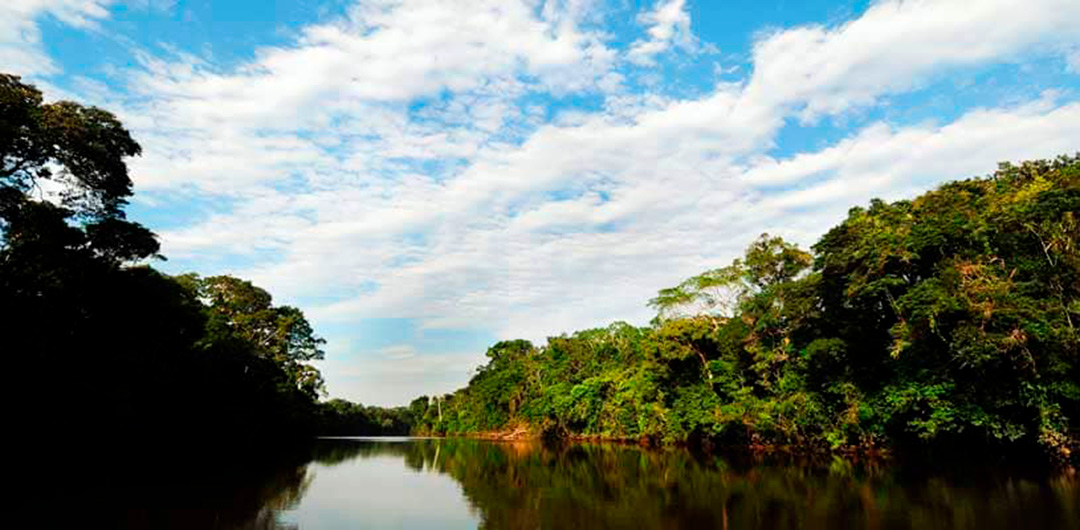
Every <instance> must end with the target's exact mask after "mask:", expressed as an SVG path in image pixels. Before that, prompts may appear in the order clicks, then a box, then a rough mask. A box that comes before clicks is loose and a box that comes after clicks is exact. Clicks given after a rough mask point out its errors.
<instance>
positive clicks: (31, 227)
mask: <svg viewBox="0 0 1080 530" xmlns="http://www.w3.org/2000/svg"><path fill="white" fill-rule="evenodd" d="M139 153H140V146H139V145H138V143H137V142H136V141H135V140H134V139H133V138H132V137H131V135H130V134H129V133H128V131H127V130H126V129H125V128H124V127H123V125H122V124H121V123H120V122H119V120H117V119H116V117H115V116H113V115H112V114H110V113H108V112H107V111H104V110H101V109H98V108H94V107H86V106H83V105H80V104H77V103H72V102H55V103H46V102H44V100H43V97H42V94H41V92H40V91H39V90H37V89H36V88H35V87H33V86H31V85H28V84H26V83H24V82H23V81H22V80H21V79H20V78H18V77H16V76H11V75H4V74H0V322H2V323H3V326H4V327H3V330H4V340H3V352H4V353H5V354H6V356H5V358H6V360H7V361H8V367H7V373H8V374H9V377H8V380H9V382H8V384H7V385H5V388H6V389H7V390H8V393H9V395H8V403H12V404H18V405H17V406H13V407H10V409H11V412H10V413H9V416H8V417H9V418H10V420H9V424H10V425H13V426H14V427H15V428H16V429H17V431H18V432H26V433H33V439H32V440H31V445H32V446H33V447H32V451H34V453H31V454H40V453H41V452H48V451H50V450H57V449H59V448H61V447H64V446H65V444H68V443H70V442H69V441H68V440H67V439H66V438H65V437H66V436H67V435H69V434H73V433H74V434H80V435H86V434H90V435H92V436H82V437H81V438H80V442H79V443H80V444H84V447H86V448H88V449H93V450H99V451H100V450H109V451H114V452H116V451H128V450H132V449H135V448H138V447H141V446H143V445H145V442H144V440H146V439H148V438H154V439H160V440H168V441H169V443H170V444H173V445H176V446H184V447H185V448H186V450H193V448H204V449H211V450H217V449H220V448H221V447H222V446H226V445H227V446H230V447H234V448H242V449H243V450H245V451H250V450H252V449H268V448H272V447H275V446H279V445H284V444H288V443H291V442H294V441H299V440H306V439H310V438H311V437H312V436H313V435H316V434H325V435H361V434H380V435H397V434H407V433H410V432H412V433H414V434H434V435H449V434H478V433H485V432H494V431H510V430H517V431H522V432H528V433H530V434H533V435H546V436H554V437H594V438H608V439H626V440H646V441H651V442H657V443H668V442H676V443H679V442H706V443H709V444H714V445H726V446H741V447H745V446H761V447H768V446H797V447H799V448H806V449H822V450H853V449H874V448H895V447H926V446H941V447H948V446H952V447H964V448H971V447H978V448H982V449H986V450H991V451H1000V450H1020V451H1024V452H1027V453H1033V452H1041V453H1043V454H1046V455H1049V456H1050V457H1051V458H1054V459H1058V460H1072V461H1075V460H1076V458H1077V455H1078V454H1080V453H1078V450H1080V433H1078V429H1077V427H1076V422H1077V421H1080V419H1078V418H1080V363H1078V362H1077V355H1078V350H1080V334H1078V332H1077V329H1076V326H1078V325H1080V248H1078V245H1080V218H1078V216H1080V155H1074V156H1065V157H1061V158H1059V159H1056V160H1052V161H1034V162H1024V163H1022V164H1019V165H1009V164H1003V165H1002V166H1001V168H1000V169H999V170H998V171H997V172H996V173H995V174H994V175H992V176H989V177H987V178H975V179H970V180H966V181H961V182H954V183H950V184H947V185H944V186H942V187H940V188H939V189H937V190H934V191H932V192H929V193H927V194H925V195H923V196H921V197H918V198H916V199H914V200H908V201H898V202H894V203H886V202H882V201H874V202H872V203H871V204H870V206H869V207H868V208H854V209H852V210H851V211H850V212H849V214H848V217H847V219H846V220H844V221H843V222H842V223H841V224H840V225H839V226H837V227H835V228H833V229H832V230H830V231H829V232H828V233H827V234H825V235H824V236H823V237H822V238H821V240H820V241H818V243H817V244H815V245H814V246H813V247H812V248H811V249H810V251H807V250H803V249H800V248H798V247H797V246H795V245H792V244H790V243H788V242H785V241H783V240H782V239H780V238H777V237H770V236H767V235H763V236H762V237H761V238H759V239H758V240H757V241H755V242H754V243H753V244H752V245H751V246H750V247H749V248H748V249H747V251H746V254H745V256H743V257H742V258H740V259H737V260H735V261H734V262H733V263H731V264H730V265H729V266H726V267H723V268H719V269H715V270H711V271H706V272H704V273H702V274H700V275H698V276H695V277H693V278H689V279H687V280H686V281H684V282H683V283H681V284H679V285H678V286H675V287H672V288H670V289H664V290H662V291H660V292H659V293H658V295H657V297H656V298H654V299H653V300H651V301H650V304H651V306H652V307H654V308H655V309H656V311H657V316H656V318H655V319H654V321H653V322H652V323H651V324H650V325H649V326H646V327H635V326H631V325H628V324H624V323H616V324H613V325H611V326H609V327H607V328H601V329H593V330H586V331H580V332H577V333H573V334H570V335H562V336H558V337H552V338H550V339H549V340H548V341H547V343H546V344H544V345H541V346H537V345H534V344H532V343H530V342H528V341H524V340H515V341H505V342H500V343H498V344H496V345H494V346H492V347H491V348H490V349H489V350H488V352H487V356H488V362H487V363H486V364H485V365H483V366H481V367H480V368H479V369H478V370H477V371H476V374H475V375H474V377H473V378H472V379H471V381H470V382H469V384H468V386H467V387H465V388H463V389H461V390H459V391H457V392H455V393H453V394H451V395H446V396H439V397H436V398H427V397H421V398H419V399H417V400H414V401H413V402H412V403H411V404H409V405H408V406H404V407H398V408H393V409H383V408H378V407H364V406H362V405H359V404H354V403H350V402H348V401H345V400H340V399H335V400H330V401H320V397H322V396H324V395H325V391H324V389H323V382H322V378H321V376H320V374H319V372H318V370H316V369H315V368H314V367H313V366H312V365H311V361H315V360H318V359H321V358H322V356H323V349H322V346H323V344H324V341H323V340H322V339H321V338H319V337H318V335H317V334H316V333H315V331H314V330H313V329H312V326H311V325H310V323H309V322H308V321H307V320H306V319H305V317H304V315H303V313H302V312H301V311H300V310H299V309H297V308H294V307H290V306H283V305H276V304H275V303H274V302H273V299H272V297H271V295H270V294H269V293H268V292H267V291H265V290H263V289H261V288H259V287H257V286H255V285H253V284H251V283H250V282H248V281H245V280H242V279H238V278H234V277H231V276H210V277H202V276H199V275H196V274H185V275H179V276H169V275H166V274H163V273H161V272H158V271H157V270H155V269H154V268H152V267H151V266H149V265H147V263H150V262H152V261H153V260H156V259H164V258H163V257H162V256H160V255H159V250H160V248H159V244H158V241H157V238H156V236H155V235H154V234H153V233H152V232H151V231H150V230H148V229H147V228H145V227H143V226H142V225H140V224H138V223H136V222H133V221H131V220H129V219H127V216H126V214H125V207H126V206H127V204H128V200H129V199H130V198H131V196H132V193H133V189H132V182H131V180H130V177H129V175H128V169H127V165H126V161H127V159H129V158H130V157H133V156H137V155H138V154H139Z"/></svg>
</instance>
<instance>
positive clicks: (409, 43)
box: [0, 0, 1080, 405]
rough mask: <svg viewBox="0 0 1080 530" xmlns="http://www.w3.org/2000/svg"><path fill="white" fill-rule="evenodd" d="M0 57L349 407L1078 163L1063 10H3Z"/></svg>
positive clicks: (896, 6) (176, 248)
mask: <svg viewBox="0 0 1080 530" xmlns="http://www.w3.org/2000/svg"><path fill="white" fill-rule="evenodd" d="M0 70H3V71H8V72H13V73H16V74H19V75H22V76H24V77H25V78H26V79H28V80H30V81H33V82H35V83H37V84H38V85H39V86H41V87H42V88H43V89H44V90H45V92H46V94H47V96H48V97H49V98H52V99H61V98H64V99H75V100H78V101H82V102H87V103H91V104H96V105H100V106H103V107H105V108H108V109H110V110H112V111H113V112H115V113H116V114H118V115H119V116H120V117H121V119H122V120H123V121H124V123H125V124H127V125H128V127H129V128H130V129H131V130H132V131H133V133H134V134H135V136H136V138H137V139H138V140H139V141H140V142H141V143H142V145H143V148H144V154H143V156H142V157H140V158H138V159H135V160H132V162H131V167H132V170H133V178H134V180H135V182H136V198H135V199H134V201H133V203H132V206H131V208H130V215H131V217H132V218H134V219H136V220H138V221H141V222H143V223H145V224H147V225H148V226H150V227H151V228H152V229H154V230H155V231H156V232H158V233H159V234H160V236H161V239H162V244H163V250H164V253H165V255H166V256H168V258H169V261H167V262H165V263H161V264H159V265H158V266H159V267H161V268H162V269H164V270H166V271H167V272H175V273H179V272H186V271H196V272H199V273H201V274H205V275H210V274H221V273H228V274H234V275H238V276H242V277H245V278H249V279H252V280H253V281H255V282H256V283H257V284H259V285H261V286H263V287H265V288H267V289H268V290H270V291H271V292H272V293H274V295H275V297H276V299H277V301H278V302H279V303H288V304H293V305H297V306H299V307H301V308H302V309H303V310H304V311H305V313H306V314H308V315H309V317H310V318H311V320H312V321H313V322H314V324H315V326H316V328H317V330H318V331H319V332H320V333H321V334H322V335H324V336H325V337H326V338H327V339H328V341H329V344H328V355H327V359H326V360H325V361H323V362H321V363H320V364H319V367H320V369H322V371H323V373H324V375H325V376H326V379H327V382H328V387H329V391H330V394H331V395H333V396H339V397H346V398H349V399H352V400H358V401H361V402H363V403H365V404H383V405H386V404H402V403H406V402H407V401H408V400H409V399H410V398H412V397H414V396H417V395H420V394H432V393H441V392H447V391H451V390H453V389H454V388H457V387H459V386H461V385H463V384H464V383H465V382H466V381H467V380H468V377H469V374H470V372H471V371H472V370H473V369H474V368H475V366H476V365H477V364H478V363H479V362H481V361H482V359H483V352H484V350H485V349H486V347H487V346H488V345H489V344H491V343H492V342H493V341H495V340H499V339H507V338H518V337H523V338H528V339H531V340H534V341H538V342H539V341H543V340H544V338H545V337H548V336H551V335H557V334H560V333H564V332H571V331H573V330H576V329H582V328H587V327H595V326H602V325H606V324H608V323H610V322H613V321H617V320H623V321H628V322H631V323H635V324H644V323H646V322H648V320H649V318H650V317H651V314H650V313H649V311H648V309H647V308H646V307H645V301H646V300H648V299H649V298H650V297H651V296H652V295H653V294H654V293H655V292H656V291H657V290H658V289H660V288H663V287H666V286H670V285H673V284H676V283H678V282H679V281H680V280H681V279H683V278H684V277H686V276H689V275H692V274H695V273H697V272H699V271H701V270H704V269H707V268H712V267H716V266H720V265H723V264H726V263H727V262H729V261H730V260H731V259H732V258H733V257H735V256H736V255H738V254H739V253H740V251H741V249H742V248H743V247H744V246H745V245H746V244H747V243H748V242H749V241H750V240H751V239H753V238H754V237H756V236H757V235H758V234H760V233H762V232H769V233H773V234H779V235H782V236H784V237H785V238H788V239H791V240H793V241H796V242H798V243H800V244H803V245H809V244H811V243H813V242H814V241H815V240H816V238H817V237H818V236H820V235H821V234H822V233H823V231H824V230H826V229H827V228H828V227H830V226H832V225H833V224H835V223H836V222H838V221H839V220H840V219H842V218H843V216H844V214H845V212H846V211H847V209H848V208H849V207H851V206H853V205H857V204H864V203H866V202H867V201H869V200H870V199H871V198H873V197H882V198H885V199H897V198H903V197H910V196H913V195H915V194H917V193H919V192H921V191H923V190H926V189H928V188H931V187H933V186H935V185H937V184H939V183H941V182H943V181H947V180H951V179H956V178H963V177H967V176H973V175H983V174H986V173H988V172H990V171H992V170H993V169H994V167H995V166H996V164H997V162H999V161H1003V160H1022V159H1027V158H1039V157H1052V156H1055V155H1058V154H1062V153H1067V152H1075V151H1076V150H1078V149H1080V92H1078V90H1080V2H1077V1H1076V0H964V1H959V0H956V1H951V0H937V1H934V0H922V1H904V2H901V1H896V0H890V1H877V2H866V1H858V2H854V1H837V2H814V1H800V2H793V1H769V0H761V1H726V2H719V1H710V2H704V1H695V0H657V1H644V2H630V1H624V0H550V1H544V0H437V1H436V0H370V1H369V0H359V1H343V0H334V1H326V2H324V1H319V0H296V1H290V0H278V1H275V2H259V1H231V2H224V1H211V0H197V1H183V0H126V1H125V0H82V1H79V0H6V1H5V2H4V3H3V4H2V5H0Z"/></svg>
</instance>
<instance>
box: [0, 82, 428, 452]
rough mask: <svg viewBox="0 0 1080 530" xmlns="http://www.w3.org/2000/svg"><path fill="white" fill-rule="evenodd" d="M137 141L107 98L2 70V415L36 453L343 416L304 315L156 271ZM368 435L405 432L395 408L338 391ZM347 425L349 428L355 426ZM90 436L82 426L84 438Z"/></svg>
mask: <svg viewBox="0 0 1080 530" xmlns="http://www.w3.org/2000/svg"><path fill="white" fill-rule="evenodd" d="M139 153H140V146H139V144H138V143H137V142H136V141H135V140H134V139H132V137H131V135H130V134H129V133H128V131H127V130H126V129H125V128H124V127H123V125H122V124H121V123H120V122H119V120H117V119H116V117H115V116H113V115H112V114H110V113H109V112H107V111H104V110H101V109H98V108H93V107H86V106H83V105H80V104H77V103H73V102H66V101H62V102H56V103H45V102H44V101H43V98H42V94H41V92H40V91H39V90H38V89H36V88H35V87H33V86H31V85H28V84H26V83H24V82H22V80H21V79H20V78H18V77H16V76H12V75H5V74H0V323H2V325H3V330H4V334H3V335H4V338H3V341H2V346H0V349H2V351H3V352H4V354H5V355H4V357H5V362H6V363H7V367H6V369H5V373H6V374H8V377H7V380H8V381H7V382H6V384H5V388H6V389H7V391H8V393H9V399H8V400H7V402H8V403H9V404H17V405H15V406H12V407H10V412H9V415H8V422H7V423H8V424H9V425H10V426H13V427H14V428H15V430H16V432H21V433H30V434H32V437H33V439H32V440H31V441H30V445H31V447H30V448H28V450H33V451H34V452H35V454H40V453H47V452H49V451H51V450H54V449H57V448H58V447H60V446H63V445H65V444H69V443H70V441H68V440H67V439H66V438H65V437H66V436H67V435H70V434H80V435H83V436H82V437H81V438H80V442H79V443H80V444H81V445H82V446H83V447H85V448H87V449H89V450H94V451H103V450H108V451H111V452H123V451H128V450H132V449H137V448H140V447H141V446H143V445H145V440H147V439H157V440H161V441H162V443H168V444H169V445H175V446H183V447H184V448H185V450H186V451H193V450H198V449H205V450H212V451H219V450H223V449H225V446H230V447H234V448H244V450H245V451H250V450H251V449H252V448H257V449H269V448H273V447H276V446H281V445H285V444H289V443H292V442H294V441H298V440H307V439H310V438H311V437H312V436H313V435H314V434H316V433H319V432H322V431H335V430H336V429H338V428H340V427H341V423H342V418H341V416H340V414H338V413H339V412H340V411H341V410H342V402H338V401H335V402H330V403H326V404H323V403H319V401H318V398H319V397H320V395H322V394H324V392H323V382H322V378H321V376H320V374H319V372H318V370H316V369H315V368H314V367H313V366H312V365H311V364H310V361H313V360H317V359H321V358H322V357H323V350H322V345H323V344H324V341H323V339H321V338H319V337H318V336H317V335H316V334H315V332H314V330H313V329H312V327H311V325H310V323H309V322H308V321H307V319H306V318H305V317H304V315H303V313H302V312H301V311H300V310H299V309H297V308H294V307H289V306H282V305H276V304H274V303H273V299H272V297H271V295H270V294H269V293H268V292H266V291H265V290H263V289H261V288H259V287H257V286H255V285H252V284H251V283H250V282H248V281H245V280H241V279H238V278H233V277H230V276H212V277H200V276H198V275H195V274H186V275H180V276H168V275H165V274H162V273H160V272H158V271H156V270H155V269H153V268H152V267H150V266H148V265H146V263H148V262H150V261H152V260H155V259H164V258H163V257H161V256H159V245H158V241H157V238H156V236H155V235H154V234H153V233H152V232H151V231H150V230H148V229H147V228H145V227H143V226H142V225H140V224H138V223H136V222H133V221H130V220H128V219H127V216H126V215H125V212H124V210H125V207H126V205H127V204H128V200H129V199H130V197H131V196H132V193H133V191H132V182H131V179H130V178H129V175H128V168H127V159H128V158H130V157H133V156H137V155H138V154H139ZM345 404H346V405H348V407H346V408H349V410H348V412H349V416H348V417H347V419H349V420H352V421H353V422H354V423H353V424H352V425H351V427H353V428H355V427H356V426H357V425H361V424H360V423H356V422H359V421H361V420H362V425H361V427H362V428H365V429H368V430H367V431H363V432H364V433H371V434H383V433H391V432H392V433H401V432H407V431H408V426H405V427H403V426H402V425H403V424H408V425H411V423H412V421H411V420H409V421H406V420H403V419H402V418H401V414H402V411H400V410H396V409H395V410H383V409H378V408H373V407H368V408H364V407H359V410H353V409H356V408H357V407H358V406H355V405H352V404H348V403H345ZM355 433H356V432H353V434H355ZM87 435H88V436H87Z"/></svg>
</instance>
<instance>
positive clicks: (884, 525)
mask: <svg viewBox="0 0 1080 530" xmlns="http://www.w3.org/2000/svg"><path fill="white" fill-rule="evenodd" d="M976 469H977V471H972V470H971V469H970V468H969V469H964V470H962V469H941V468H940V467H939V468H935V469H934V470H930V469H928V468H925V467H924V466H919V465H907V466H901V465H899V464H894V463H883V462H872V461H861V462H860V461H854V460H850V459H845V458H838V457H837V458H832V457H827V458H822V459H817V460H806V459H793V458H760V457H757V458H755V457H737V458H736V457H731V456H728V457H724V456H717V455H706V454H696V453H693V452H690V451H687V450H685V449H676V448H672V449H660V450H647V449H642V448H638V447H633V446H622V445H609V444H570V445H564V446H561V447H556V448H550V447H544V446H542V445H539V444H535V443H500V442H487V441H480V440H472V439H410V438H399V439H372V438H350V439H326V440H320V441H319V442H318V443H317V444H316V445H315V446H314V447H313V448H312V450H311V451H310V452H308V453H305V456H304V457H303V458H300V459H296V460H292V461H290V462H289V463H288V464H286V465H282V466H276V467H274V468H273V469H272V471H265V470H264V471H262V472H258V473H256V472H252V473H250V474H249V476H242V477H239V478H236V477H233V478H232V479H230V480H225V481H222V480H220V479H219V478H210V477H208V478H207V483H206V484H204V485H202V486H201V487H200V485H198V484H195V485H194V486H193V487H192V488H186V491H188V492H190V491H192V490H195V491H198V492H199V496H198V500H197V501H192V500H186V501H182V502H181V504H186V505H185V506H168V507H163V506H162V505H158V506H155V507H154V508H152V509H146V510H141V511H140V510H133V511H132V512H131V513H129V514H128V515H127V516H126V519H125V520H126V521H127V522H128V523H129V526H172V527H178V528H179V527H218V528H305V529H306V528H328V529H337V528H397V529H412V528H435V529H454V528H477V527H482V528H512V529H518V528H520V529H529V528H571V529H576V528H581V529H605V528H643V529H651V528H665V529H667V528H672V529H674V528H692V529H702V528H719V529H772V528H778V529H789V528H790V529H795V528H801V529H826V528H828V529H833V528H870V529H893V528H912V529H935V528H969V529H978V530H992V529H999V528H1000V529H1005V528H1009V529H1013V528H1024V529H1033V528H1035V529H1037V528H1054V529H1069V528H1080V478H1078V477H1077V476H1076V474H1075V473H1072V472H1061V471H1057V472H1050V471H1045V470H1044V471H1038V472H1035V471H1029V472H1020V471H1016V470H1013V471H1005V470H1004V469H1001V468H999V467H998V466H983V467H980V468H976ZM174 498H176V497H174ZM176 508H183V509H180V510H177V509H176ZM156 523H160V524H156Z"/></svg>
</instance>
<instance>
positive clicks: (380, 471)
mask: <svg viewBox="0 0 1080 530" xmlns="http://www.w3.org/2000/svg"><path fill="white" fill-rule="evenodd" d="M308 473H309V475H310V476H312V477H313V480H312V483H311V486H310V487H309V489H308V490H307V492H306V494H305V495H304V498H303V499H302V500H301V501H300V504H299V506H296V507H295V508H294V509H292V510H288V511H286V512H284V513H282V514H281V517H280V520H281V522H282V523H285V524H296V525H298V526H299V527H300V528H331V529H333V528H400V529H410V528H441V529H455V528H476V526H477V524H478V519H477V517H476V516H475V515H474V514H473V513H472V510H471V509H470V507H469V504H468V502H467V501H466V500H465V497H464V496H463V495H462V492H461V486H460V485H458V483H457V482H455V481H454V479H453V478H451V477H449V476H448V475H444V474H441V473H436V472H433V471H432V472H426V471H416V470H413V469H410V468H409V467H408V466H406V465H405V460H404V459H403V458H402V457H401V456H400V455H378V456H372V457H369V458H354V459H352V460H349V461H347V462H343V463H340V464H337V465H332V466H327V465H324V464H319V463H312V464H311V465H310V466H309V467H308Z"/></svg>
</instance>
